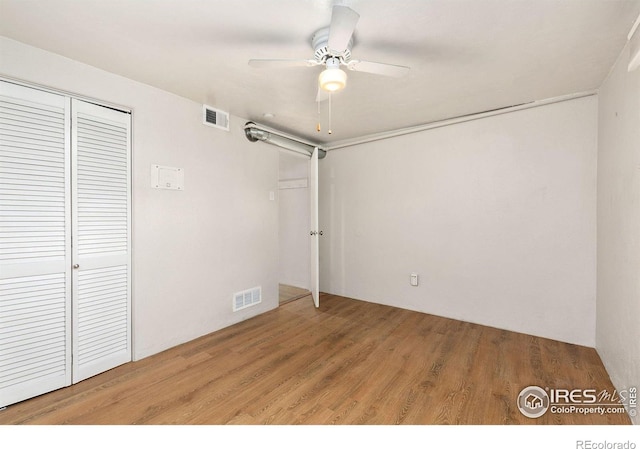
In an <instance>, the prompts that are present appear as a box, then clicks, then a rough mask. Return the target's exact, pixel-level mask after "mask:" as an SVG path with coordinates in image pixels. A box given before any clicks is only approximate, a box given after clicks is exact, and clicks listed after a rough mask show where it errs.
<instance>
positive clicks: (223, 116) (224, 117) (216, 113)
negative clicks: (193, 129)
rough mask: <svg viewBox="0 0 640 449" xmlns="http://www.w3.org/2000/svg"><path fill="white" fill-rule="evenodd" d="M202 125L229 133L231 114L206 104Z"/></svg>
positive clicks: (203, 110)
mask: <svg viewBox="0 0 640 449" xmlns="http://www.w3.org/2000/svg"><path fill="white" fill-rule="evenodd" d="M202 123H204V124H205V125H209V126H213V127H214V128H220V129H224V130H225V131H229V113H228V112H225V111H221V110H220V109H216V108H212V107H211V106H207V105H206V104H205V105H204V106H203V107H202Z"/></svg>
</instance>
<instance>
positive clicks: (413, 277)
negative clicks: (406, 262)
mask: <svg viewBox="0 0 640 449" xmlns="http://www.w3.org/2000/svg"><path fill="white" fill-rule="evenodd" d="M409 281H410V282H411V285H413V286H414V287H417V286H418V275H417V274H416V273H411V276H409Z"/></svg>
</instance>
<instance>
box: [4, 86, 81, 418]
mask: <svg viewBox="0 0 640 449" xmlns="http://www.w3.org/2000/svg"><path fill="white" fill-rule="evenodd" d="M69 130H70V125H69V99H67V98H65V97H64V96H61V95H55V94H51V93H47V92H42V91H39V90H35V89H28V88H26V87H22V86H19V85H16V84H12V83H8V82H4V81H0V406H4V405H8V404H12V403H15V402H18V401H22V400H24V399H27V398H30V397H33V396H36V395H39V394H42V393H46V392H48V391H51V390H54V389H57V388H60V387H63V386H65V385H69V384H70V383H71V332H70V330H71V275H70V273H71V238H70V232H71V231H70V229H71V226H70V224H71V220H70V218H71V207H70V198H71V193H70V180H71V177H70V157H69V153H70V139H69Z"/></svg>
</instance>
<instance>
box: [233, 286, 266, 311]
mask: <svg viewBox="0 0 640 449" xmlns="http://www.w3.org/2000/svg"><path fill="white" fill-rule="evenodd" d="M260 302H262V288H261V287H254V288H250V289H249V290H244V291H241V292H237V293H235V294H234V295H233V311H234V312H236V311H238V310H242V309H246V308H247V307H251V306H254V305H256V304H258V303H260Z"/></svg>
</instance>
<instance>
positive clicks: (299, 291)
mask: <svg viewBox="0 0 640 449" xmlns="http://www.w3.org/2000/svg"><path fill="white" fill-rule="evenodd" d="M279 293H280V304H281V305H282V304H286V303H288V302H289V301H295V300H296V299H300V298H304V297H305V296H308V295H310V294H311V292H310V291H309V290H307V289H304V288H300V287H294V286H293V285H287V284H280V291H279Z"/></svg>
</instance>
